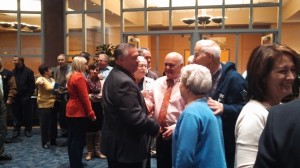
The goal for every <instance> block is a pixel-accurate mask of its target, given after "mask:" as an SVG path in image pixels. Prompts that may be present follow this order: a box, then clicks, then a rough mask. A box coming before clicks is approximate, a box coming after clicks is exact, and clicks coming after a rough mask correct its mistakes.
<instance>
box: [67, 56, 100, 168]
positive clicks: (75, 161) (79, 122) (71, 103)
mask: <svg viewBox="0 0 300 168" xmlns="http://www.w3.org/2000/svg"><path fill="white" fill-rule="evenodd" d="M86 64H87V60H86V59H85V58H84V57H80V56H77V57H74V59H73V61H72V64H71V67H72V73H71V74H69V75H68V76H67V79H68V82H67V87H68V93H69V100H68V103H67V107H66V116H67V119H68V128H69V130H68V132H69V134H68V135H69V137H68V154H69V161H70V167H71V168H73V167H83V164H82V154H83V147H84V143H85V137H86V132H87V127H88V120H89V119H91V120H93V121H94V120H96V116H95V113H94V111H93V109H92V105H91V101H90V99H89V94H88V83H87V81H86V79H85V77H84V72H85V70H86Z"/></svg>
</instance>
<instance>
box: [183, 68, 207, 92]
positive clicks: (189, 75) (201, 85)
mask: <svg viewBox="0 0 300 168" xmlns="http://www.w3.org/2000/svg"><path fill="white" fill-rule="evenodd" d="M180 81H181V83H182V84H183V85H184V86H185V87H186V88H189V89H190V91H191V92H192V93H193V94H195V95H206V94H207V93H208V92H209V91H210V89H211V86H212V81H211V74H210V71H209V70H208V69H207V68H206V67H204V66H202V65H197V64H190V65H186V66H184V67H183V68H182V70H181V79H180Z"/></svg>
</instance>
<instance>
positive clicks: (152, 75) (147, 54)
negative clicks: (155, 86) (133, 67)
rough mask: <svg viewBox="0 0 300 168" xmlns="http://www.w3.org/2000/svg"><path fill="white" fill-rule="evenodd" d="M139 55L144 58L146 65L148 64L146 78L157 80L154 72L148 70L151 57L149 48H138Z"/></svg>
mask: <svg viewBox="0 0 300 168" xmlns="http://www.w3.org/2000/svg"><path fill="white" fill-rule="evenodd" d="M139 55H141V56H143V57H145V59H146V60H147V63H148V72H147V74H146V77H148V78H152V79H154V80H156V79H157V78H158V76H157V74H156V73H155V72H153V71H152V70H150V69H151V58H152V55H151V52H150V50H149V48H145V47H142V48H140V49H139Z"/></svg>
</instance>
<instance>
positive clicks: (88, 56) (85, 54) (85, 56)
mask: <svg viewBox="0 0 300 168" xmlns="http://www.w3.org/2000/svg"><path fill="white" fill-rule="evenodd" d="M79 56H82V57H84V58H85V59H86V61H87V62H89V61H90V56H91V54H90V53H88V52H84V51H82V52H81V53H80V54H79Z"/></svg>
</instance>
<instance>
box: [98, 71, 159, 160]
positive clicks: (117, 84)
mask: <svg viewBox="0 0 300 168" xmlns="http://www.w3.org/2000/svg"><path fill="white" fill-rule="evenodd" d="M102 103H103V111H104V121H103V125H102V131H101V134H102V136H101V148H100V149H101V152H103V154H105V155H106V156H107V157H108V158H109V159H111V160H114V161H118V162H123V163H132V162H141V161H143V160H144V159H146V157H147V154H148V152H149V151H148V150H149V146H148V143H149V140H150V136H151V135H152V136H154V135H156V134H157V133H158V131H159V126H158V124H157V122H156V121H154V120H153V119H151V118H149V117H148V116H147V112H146V105H145V102H144V98H143V96H142V94H141V93H140V91H139V88H138V87H137V85H136V84H135V82H134V79H133V77H132V75H131V74H130V73H129V72H127V71H126V70H125V69H123V68H122V67H120V66H118V65H116V67H114V68H113V70H112V71H111V72H110V74H109V75H108V77H107V78H106V81H105V83H104V87H103V95H102Z"/></svg>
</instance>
